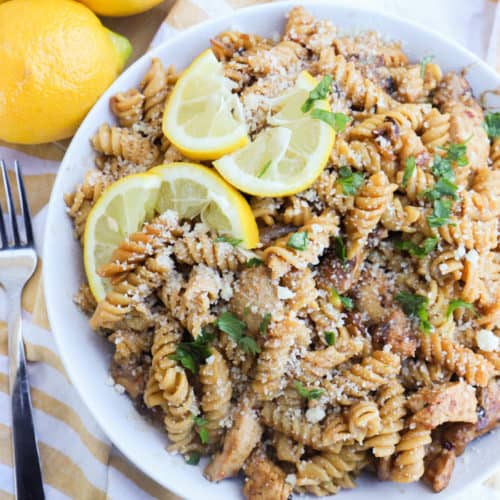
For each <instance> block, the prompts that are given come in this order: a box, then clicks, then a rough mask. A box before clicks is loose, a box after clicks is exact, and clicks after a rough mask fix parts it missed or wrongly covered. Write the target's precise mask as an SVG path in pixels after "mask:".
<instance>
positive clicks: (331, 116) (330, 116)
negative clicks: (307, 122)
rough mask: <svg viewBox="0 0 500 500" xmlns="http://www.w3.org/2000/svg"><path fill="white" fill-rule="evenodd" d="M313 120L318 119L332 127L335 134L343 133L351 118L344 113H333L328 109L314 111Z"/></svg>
mask: <svg viewBox="0 0 500 500" xmlns="http://www.w3.org/2000/svg"><path fill="white" fill-rule="evenodd" d="M311 118H316V119H318V120H321V121H322V122H325V123H326V124H328V125H330V127H332V128H333V130H335V132H343V131H344V129H345V126H346V125H347V122H348V121H349V117H348V116H347V115H345V114H344V113H332V112H331V111H327V110H326V109H319V108H315V109H313V110H312V113H311Z"/></svg>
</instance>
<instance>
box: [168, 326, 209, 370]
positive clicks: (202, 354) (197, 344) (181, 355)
mask: <svg viewBox="0 0 500 500" xmlns="http://www.w3.org/2000/svg"><path fill="white" fill-rule="evenodd" d="M213 339H214V338H213V335H211V334H209V333H207V332H206V331H202V333H201V334H200V335H199V336H198V337H197V338H196V339H195V340H194V341H193V342H181V343H180V344H179V345H178V346H177V347H176V349H175V353H173V354H170V355H169V356H168V357H169V358H170V359H173V360H174V361H178V362H179V363H180V364H181V365H182V366H183V367H184V368H186V369H187V370H190V371H191V372H193V373H197V372H198V366H199V365H200V364H202V363H203V362H204V361H205V360H206V359H207V358H209V357H210V356H211V352H210V344H211V343H212V341H213Z"/></svg>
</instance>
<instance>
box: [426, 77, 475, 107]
mask: <svg viewBox="0 0 500 500" xmlns="http://www.w3.org/2000/svg"><path fill="white" fill-rule="evenodd" d="M470 99H472V90H471V88H470V85H469V83H468V82H467V80H466V79H465V78H464V77H463V76H461V75H458V74H457V73H453V72H450V73H447V74H446V75H445V76H444V78H443V79H442V80H441V83H440V84H439V88H438V90H437V92H436V93H435V95H434V104H435V105H436V106H438V107H442V106H443V105H444V104H446V103H448V102H457V101H469V100H470Z"/></svg>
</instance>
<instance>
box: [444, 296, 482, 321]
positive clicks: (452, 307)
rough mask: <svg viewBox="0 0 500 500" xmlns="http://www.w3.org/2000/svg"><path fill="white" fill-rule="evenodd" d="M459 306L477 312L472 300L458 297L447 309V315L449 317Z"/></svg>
mask: <svg viewBox="0 0 500 500" xmlns="http://www.w3.org/2000/svg"><path fill="white" fill-rule="evenodd" d="M459 308H464V309H469V310H471V311H472V312H474V313H475V312H476V309H475V307H474V304H471V303H470V302H465V300H461V299H456V300H452V301H450V303H449V305H448V309H447V310H446V317H447V318H449V317H450V316H451V315H452V314H453V311H455V309H459Z"/></svg>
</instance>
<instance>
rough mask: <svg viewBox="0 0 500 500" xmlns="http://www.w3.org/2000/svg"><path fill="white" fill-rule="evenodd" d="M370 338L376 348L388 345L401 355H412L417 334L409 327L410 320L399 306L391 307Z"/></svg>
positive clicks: (415, 346) (415, 345)
mask: <svg viewBox="0 0 500 500" xmlns="http://www.w3.org/2000/svg"><path fill="white" fill-rule="evenodd" d="M372 338H373V342H374V345H375V346H376V348H377V349H383V348H384V347H385V346H386V345H390V346H391V348H392V352H396V353H398V354H401V355H402V356H403V357H413V356H414V355H415V351H416V350H417V336H416V334H415V332H414V331H413V329H412V328H411V324H410V321H409V320H408V318H407V317H406V315H405V314H404V312H403V311H402V310H401V309H399V308H395V309H393V311H392V313H391V314H390V315H389V317H388V318H387V319H386V320H385V321H384V323H381V324H380V325H378V326H377V327H376V329H375V330H374V332H373V333H372Z"/></svg>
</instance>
